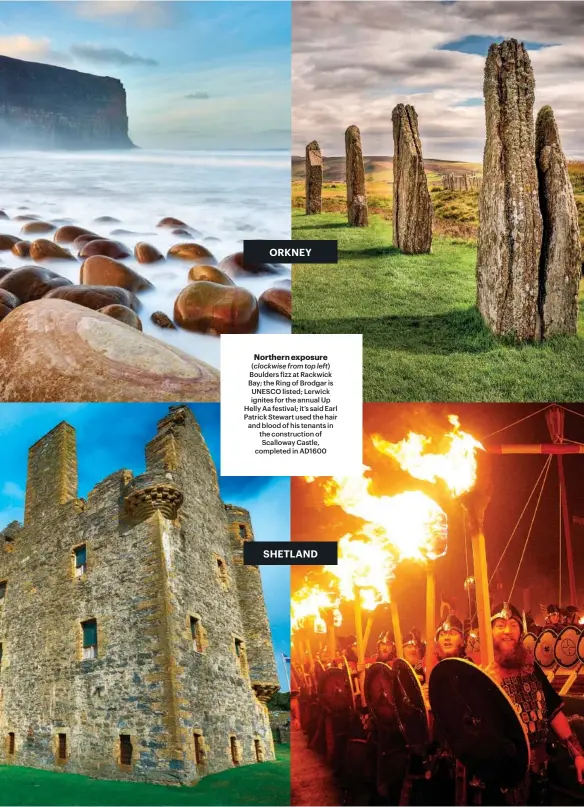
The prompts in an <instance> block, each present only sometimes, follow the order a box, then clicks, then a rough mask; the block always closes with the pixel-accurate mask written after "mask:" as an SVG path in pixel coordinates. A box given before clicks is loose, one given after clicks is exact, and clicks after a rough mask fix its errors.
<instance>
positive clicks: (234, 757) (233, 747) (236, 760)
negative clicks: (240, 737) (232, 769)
mask: <svg viewBox="0 0 584 807" xmlns="http://www.w3.org/2000/svg"><path fill="white" fill-rule="evenodd" d="M230 742H231V761H232V762H233V764H234V765H239V754H238V753H237V738H236V737H231V741H230Z"/></svg>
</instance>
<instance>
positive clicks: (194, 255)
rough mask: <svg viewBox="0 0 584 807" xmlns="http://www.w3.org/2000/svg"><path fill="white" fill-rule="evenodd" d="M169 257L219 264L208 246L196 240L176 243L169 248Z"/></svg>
mask: <svg viewBox="0 0 584 807" xmlns="http://www.w3.org/2000/svg"><path fill="white" fill-rule="evenodd" d="M167 257H168V258H178V259H180V260H182V261H195V262H196V263H206V264H212V265H213V266H217V260H216V258H215V256H214V255H213V253H212V252H210V250H208V249H207V247H204V246H203V245H202V244H196V243H195V242H194V241H191V242H188V243H186V244H175V245H174V246H172V247H171V248H170V249H169V250H168V254H167Z"/></svg>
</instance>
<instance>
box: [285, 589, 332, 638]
mask: <svg viewBox="0 0 584 807" xmlns="http://www.w3.org/2000/svg"><path fill="white" fill-rule="evenodd" d="M338 604H339V598H338V596H337V595H335V594H334V592H332V591H325V590H324V589H322V588H319V587H318V586H314V587H312V588H310V587H309V586H304V587H303V588H301V589H299V590H298V591H297V592H296V594H295V595H294V598H293V600H292V606H291V614H292V627H293V628H299V627H300V626H301V623H302V622H303V621H304V620H305V619H318V618H319V617H320V610H321V608H337V606H338Z"/></svg>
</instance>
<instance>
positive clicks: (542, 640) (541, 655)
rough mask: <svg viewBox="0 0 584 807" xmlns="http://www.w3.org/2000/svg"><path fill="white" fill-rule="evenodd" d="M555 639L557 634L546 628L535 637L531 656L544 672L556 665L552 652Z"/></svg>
mask: <svg viewBox="0 0 584 807" xmlns="http://www.w3.org/2000/svg"><path fill="white" fill-rule="evenodd" d="M557 638H558V635H557V633H556V632H555V631H554V630H552V629H551V628H546V629H545V630H543V631H542V632H541V633H540V634H539V636H538V637H537V641H536V643H535V649H534V651H533V654H534V656H535V660H536V661H537V663H538V664H539V666H540V667H543V669H544V670H549V668H550V667H553V666H554V664H555V663H556V657H555V654H554V650H555V646H556V639H557Z"/></svg>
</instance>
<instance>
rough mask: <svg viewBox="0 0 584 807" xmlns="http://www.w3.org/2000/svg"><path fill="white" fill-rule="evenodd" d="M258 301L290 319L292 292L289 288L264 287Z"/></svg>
mask: <svg viewBox="0 0 584 807" xmlns="http://www.w3.org/2000/svg"><path fill="white" fill-rule="evenodd" d="M260 303H261V304H263V305H265V306H266V307H267V308H270V309H271V310H272V311H276V312H277V313H278V314H282V316H284V317H287V318H288V319H292V292H291V291H290V289H279V288H277V287H274V288H271V289H266V290H265V291H264V293H263V294H262V295H261V297H260Z"/></svg>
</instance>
